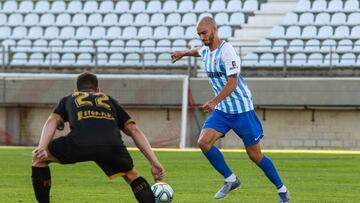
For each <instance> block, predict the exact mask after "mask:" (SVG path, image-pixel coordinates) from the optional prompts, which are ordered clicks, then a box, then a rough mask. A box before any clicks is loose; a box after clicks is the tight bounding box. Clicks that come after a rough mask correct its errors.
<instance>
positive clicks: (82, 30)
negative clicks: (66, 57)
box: [74, 26, 91, 40]
mask: <svg viewBox="0 0 360 203" xmlns="http://www.w3.org/2000/svg"><path fill="white" fill-rule="evenodd" d="M90 33H91V30H90V27H87V26H82V27H77V28H76V32H75V36H74V37H75V39H79V40H81V39H88V38H90Z"/></svg>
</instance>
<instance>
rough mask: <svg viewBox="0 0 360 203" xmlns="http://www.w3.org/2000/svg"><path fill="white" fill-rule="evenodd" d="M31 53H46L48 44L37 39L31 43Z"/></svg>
mask: <svg viewBox="0 0 360 203" xmlns="http://www.w3.org/2000/svg"><path fill="white" fill-rule="evenodd" d="M32 51H34V52H48V51H49V49H48V42H47V40H44V39H37V40H35V41H34V42H33V46H32Z"/></svg>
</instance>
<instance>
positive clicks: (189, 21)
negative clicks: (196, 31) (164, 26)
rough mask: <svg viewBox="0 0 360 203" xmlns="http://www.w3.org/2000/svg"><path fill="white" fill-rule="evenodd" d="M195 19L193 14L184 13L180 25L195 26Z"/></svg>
mask: <svg viewBox="0 0 360 203" xmlns="http://www.w3.org/2000/svg"><path fill="white" fill-rule="evenodd" d="M196 23H197V17H196V14H195V13H185V14H184V15H183V16H182V21H181V25H183V26H189V25H196Z"/></svg>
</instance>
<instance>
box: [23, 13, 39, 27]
mask: <svg viewBox="0 0 360 203" xmlns="http://www.w3.org/2000/svg"><path fill="white" fill-rule="evenodd" d="M39 22H40V20H39V16H38V15H37V14H35V13H29V14H26V16H25V18H24V25H26V26H34V25H38V24H39Z"/></svg>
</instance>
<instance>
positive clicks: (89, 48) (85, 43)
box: [78, 39, 95, 53]
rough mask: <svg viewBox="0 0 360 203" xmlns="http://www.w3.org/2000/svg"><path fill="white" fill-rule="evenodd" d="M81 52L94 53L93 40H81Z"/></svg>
mask: <svg viewBox="0 0 360 203" xmlns="http://www.w3.org/2000/svg"><path fill="white" fill-rule="evenodd" d="M78 51H79V52H88V53H94V52H95V49H94V42H93V40H89V39H85V40H81V41H80V43H79V49H78Z"/></svg>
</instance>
